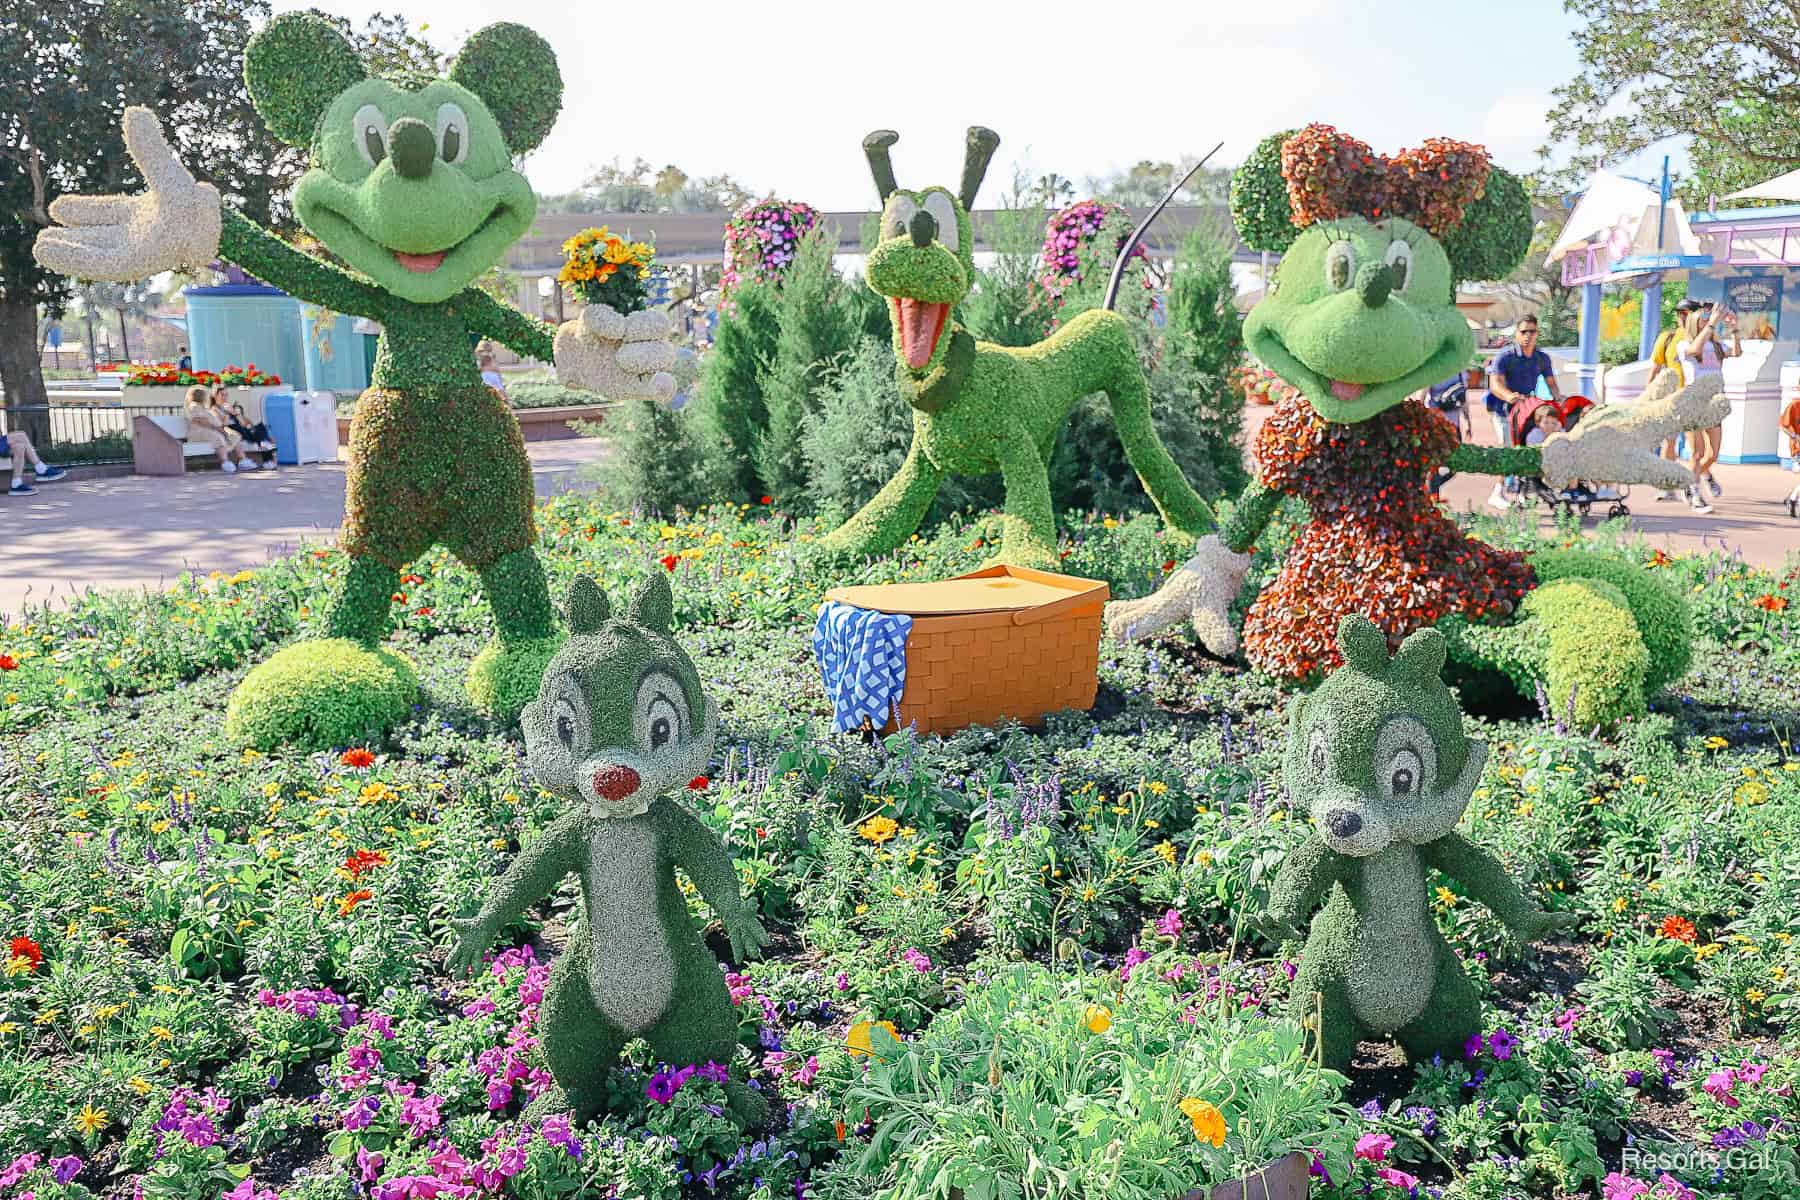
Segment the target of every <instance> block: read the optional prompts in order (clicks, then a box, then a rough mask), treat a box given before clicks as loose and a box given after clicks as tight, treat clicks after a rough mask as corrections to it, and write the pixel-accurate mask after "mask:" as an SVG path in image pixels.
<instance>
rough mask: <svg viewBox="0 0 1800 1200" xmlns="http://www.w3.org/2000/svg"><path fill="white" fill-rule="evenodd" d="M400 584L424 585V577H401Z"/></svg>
mask: <svg viewBox="0 0 1800 1200" xmlns="http://www.w3.org/2000/svg"><path fill="white" fill-rule="evenodd" d="M400 582H401V583H404V584H408V585H413V586H416V585H418V584H421V583H424V582H425V577H424V576H423V575H402V576H401V577H400Z"/></svg>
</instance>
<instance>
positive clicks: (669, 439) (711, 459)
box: [579, 400, 727, 515]
mask: <svg viewBox="0 0 1800 1200" xmlns="http://www.w3.org/2000/svg"><path fill="white" fill-rule="evenodd" d="M699 426H700V419H699V417H697V416H696V415H695V413H694V409H693V406H692V405H686V406H684V407H682V408H679V409H675V408H670V407H669V406H668V405H667V404H663V403H660V402H658V401H655V400H628V401H626V402H625V403H623V404H621V405H619V406H618V407H617V408H616V409H614V410H613V413H612V417H611V419H610V420H609V421H608V422H607V423H606V425H604V426H599V425H587V424H582V425H580V426H579V427H580V428H581V429H582V430H583V432H586V433H588V434H590V435H598V436H603V437H606V438H608V439H609V440H610V441H611V442H612V444H613V445H614V447H615V448H616V449H617V451H618V453H617V455H616V456H615V457H613V458H610V459H608V460H607V461H605V462H603V463H600V464H598V465H597V466H594V467H591V468H587V469H586V470H585V472H584V473H585V474H586V475H587V476H588V477H589V478H591V479H592V480H593V481H594V482H595V483H596V484H597V485H598V487H599V490H600V492H601V494H602V495H604V496H605V497H606V498H607V501H608V502H609V503H611V504H613V505H615V506H616V507H619V508H631V509H641V510H643V511H645V512H651V513H661V514H664V515H673V513H674V512H675V510H676V509H677V508H697V507H699V506H700V505H702V504H705V503H707V502H708V501H709V500H712V499H713V498H714V497H716V496H719V495H721V494H722V493H723V492H725V491H726V490H727V484H726V481H725V479H724V478H723V476H724V473H725V467H724V464H723V462H722V461H721V460H720V458H719V456H718V455H717V454H716V453H713V452H711V451H710V448H709V447H708V446H707V443H706V438H705V434H704V433H703V432H702V430H701V429H700V428H699Z"/></svg>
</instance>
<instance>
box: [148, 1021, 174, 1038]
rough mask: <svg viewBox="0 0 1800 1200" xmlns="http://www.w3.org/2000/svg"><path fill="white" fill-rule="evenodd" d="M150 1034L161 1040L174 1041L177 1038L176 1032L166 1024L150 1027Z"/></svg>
mask: <svg viewBox="0 0 1800 1200" xmlns="http://www.w3.org/2000/svg"><path fill="white" fill-rule="evenodd" d="M150 1036H151V1037H153V1038H155V1039H156V1040H157V1041H159V1042H172V1041H174V1040H175V1032H174V1031H173V1030H172V1029H170V1028H168V1027H167V1026H166V1025H152V1026H151V1027H150Z"/></svg>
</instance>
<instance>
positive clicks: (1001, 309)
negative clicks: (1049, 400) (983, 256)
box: [960, 204, 1050, 346]
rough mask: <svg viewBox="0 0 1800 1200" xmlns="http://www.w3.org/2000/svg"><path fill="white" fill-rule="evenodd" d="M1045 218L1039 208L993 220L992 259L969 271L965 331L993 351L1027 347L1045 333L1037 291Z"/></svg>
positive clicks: (1007, 211)
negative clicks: (993, 347) (972, 279)
mask: <svg viewBox="0 0 1800 1200" xmlns="http://www.w3.org/2000/svg"><path fill="white" fill-rule="evenodd" d="M1046 217H1047V213H1046V211H1045V209H1044V207H1043V205H1041V204H1032V205H1025V206H1023V207H1016V208H1015V207H1008V208H1003V209H1001V210H999V211H998V212H996V213H994V214H993V220H994V224H993V246H994V257H993V260H992V262H990V263H989V264H988V266H987V267H985V268H977V269H976V271H975V290H974V291H973V292H971V293H970V294H969V298H968V299H967V300H964V301H963V304H962V312H961V314H960V316H961V318H962V322H963V325H964V327H965V328H967V329H968V331H969V332H970V333H972V334H974V335H975V336H976V337H977V338H979V339H980V340H982V341H984V342H992V343H994V344H995V345H996V346H1030V345H1033V344H1034V343H1037V342H1041V341H1043V340H1044V337H1045V336H1046V335H1047V334H1048V333H1049V332H1050V309H1049V307H1048V306H1047V305H1045V304H1044V303H1043V299H1044V297H1043V291H1042V289H1041V288H1040V287H1039V286H1038V282H1037V274H1038V265H1039V256H1040V254H1041V253H1042V243H1043V239H1044V221H1045V219H1046Z"/></svg>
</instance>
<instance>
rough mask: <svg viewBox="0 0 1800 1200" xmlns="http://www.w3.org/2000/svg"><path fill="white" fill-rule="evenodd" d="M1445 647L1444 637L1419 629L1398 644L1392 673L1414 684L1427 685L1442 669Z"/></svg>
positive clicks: (1435, 631)
mask: <svg viewBox="0 0 1800 1200" xmlns="http://www.w3.org/2000/svg"><path fill="white" fill-rule="evenodd" d="M1446 649H1447V646H1446V644H1445V642H1444V635H1443V634H1441V633H1439V632H1438V631H1437V630H1435V629H1420V630H1418V631H1416V632H1414V633H1412V634H1410V635H1408V637H1407V639H1406V640H1405V641H1404V642H1401V643H1400V652H1399V653H1398V654H1396V655H1394V671H1395V673H1396V674H1398V675H1401V676H1404V677H1405V678H1407V679H1409V680H1411V681H1413V682H1414V683H1429V682H1430V681H1432V680H1434V679H1436V678H1437V677H1438V673H1439V672H1441V671H1442V670H1443V669H1444V654H1445V651H1446Z"/></svg>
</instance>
